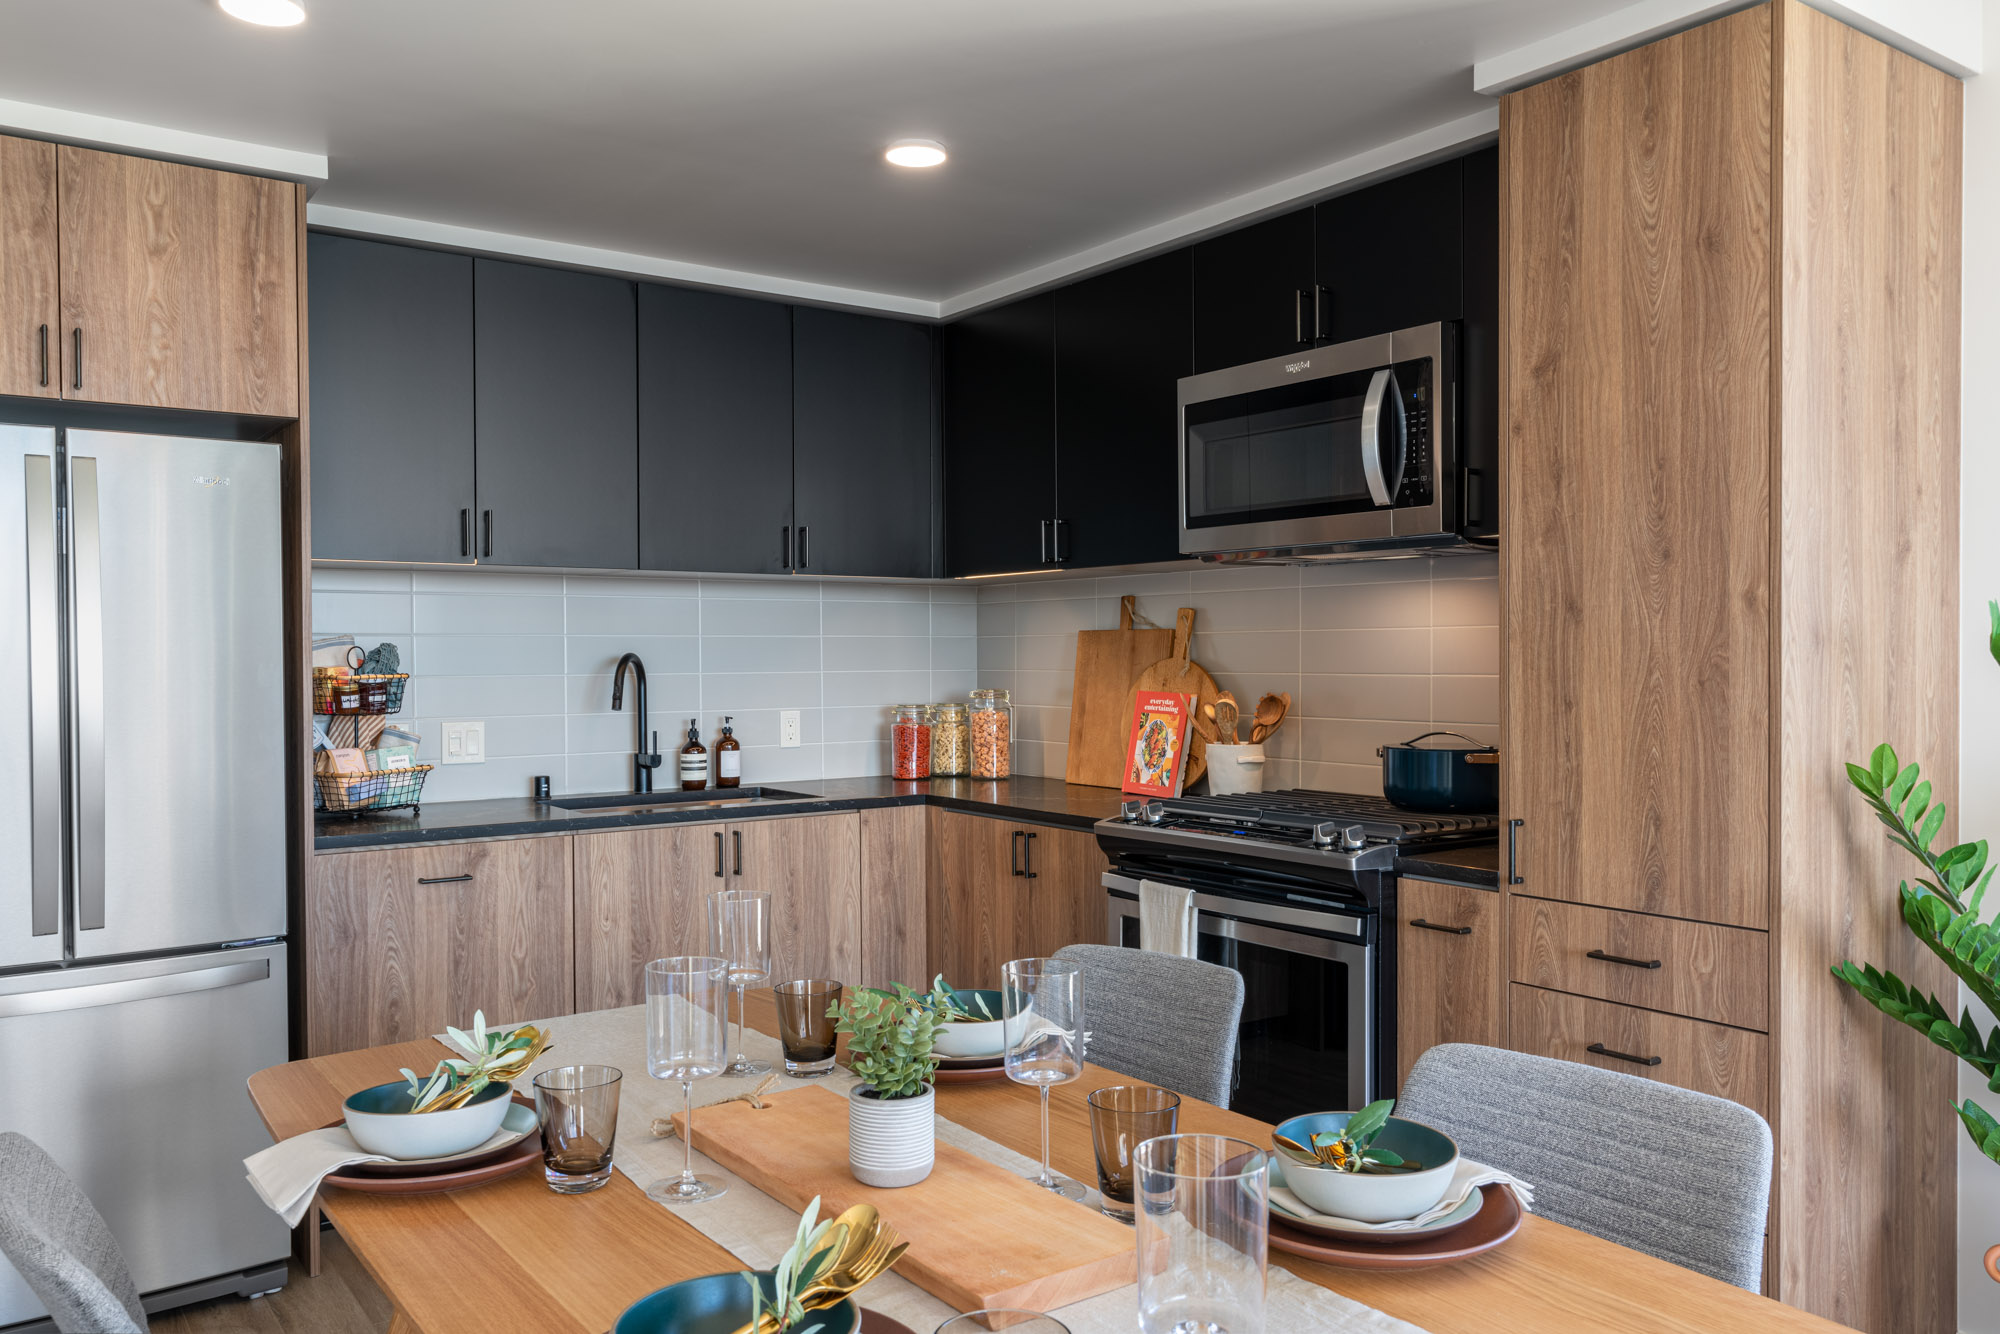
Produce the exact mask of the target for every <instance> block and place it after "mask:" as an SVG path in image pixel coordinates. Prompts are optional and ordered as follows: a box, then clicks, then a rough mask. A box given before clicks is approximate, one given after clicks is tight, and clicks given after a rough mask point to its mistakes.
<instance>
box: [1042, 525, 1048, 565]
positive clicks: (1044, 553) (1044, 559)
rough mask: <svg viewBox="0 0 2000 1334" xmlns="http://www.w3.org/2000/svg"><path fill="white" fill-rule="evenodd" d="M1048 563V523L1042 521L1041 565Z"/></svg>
mask: <svg viewBox="0 0 2000 1334" xmlns="http://www.w3.org/2000/svg"><path fill="white" fill-rule="evenodd" d="M1048 563H1049V521H1048V520H1047V519H1043V520H1042V564H1044V565H1047V564H1048Z"/></svg>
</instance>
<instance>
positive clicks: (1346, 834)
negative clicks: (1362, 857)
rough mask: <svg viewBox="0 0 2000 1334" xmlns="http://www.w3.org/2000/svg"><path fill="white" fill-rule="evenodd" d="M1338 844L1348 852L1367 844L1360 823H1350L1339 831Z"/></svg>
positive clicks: (1355, 850)
mask: <svg viewBox="0 0 2000 1334" xmlns="http://www.w3.org/2000/svg"><path fill="white" fill-rule="evenodd" d="M1340 846H1341V847H1343V848H1345V849H1347V851H1349V852H1359V851H1361V849H1363V848H1365V847H1367V846H1368V836H1367V834H1365V833H1363V832H1362V829H1361V826H1360V825H1358V824H1351V825H1349V826H1347V828H1345V829H1343V830H1341V831H1340Z"/></svg>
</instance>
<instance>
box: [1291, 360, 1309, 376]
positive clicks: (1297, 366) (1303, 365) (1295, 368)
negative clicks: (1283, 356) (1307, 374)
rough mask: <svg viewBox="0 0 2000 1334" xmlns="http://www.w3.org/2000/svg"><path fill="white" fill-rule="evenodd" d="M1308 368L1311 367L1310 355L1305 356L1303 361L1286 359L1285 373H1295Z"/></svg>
mask: <svg viewBox="0 0 2000 1334" xmlns="http://www.w3.org/2000/svg"><path fill="white" fill-rule="evenodd" d="M1310 369H1312V358H1311V357H1307V358H1306V359H1305V360H1304V361H1288V362H1286V363H1285V374H1287V375H1297V374H1298V373H1299V372H1300V371H1303V370H1310Z"/></svg>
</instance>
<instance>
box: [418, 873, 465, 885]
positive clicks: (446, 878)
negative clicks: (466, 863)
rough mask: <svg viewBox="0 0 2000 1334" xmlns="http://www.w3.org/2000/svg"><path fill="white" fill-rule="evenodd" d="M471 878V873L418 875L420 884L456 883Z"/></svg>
mask: <svg viewBox="0 0 2000 1334" xmlns="http://www.w3.org/2000/svg"><path fill="white" fill-rule="evenodd" d="M470 879H472V877H471V876H469V875H432V876H422V875H420V876H418V877H417V883H418V884H420V885H455V884H457V883H458V882H459V881H461V880H470Z"/></svg>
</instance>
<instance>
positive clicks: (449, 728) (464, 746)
mask: <svg viewBox="0 0 2000 1334" xmlns="http://www.w3.org/2000/svg"><path fill="white" fill-rule="evenodd" d="M444 762H445V763H446V764H484V763H486V724H485V723H483V722H474V723H446V724H445V725H444Z"/></svg>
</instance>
